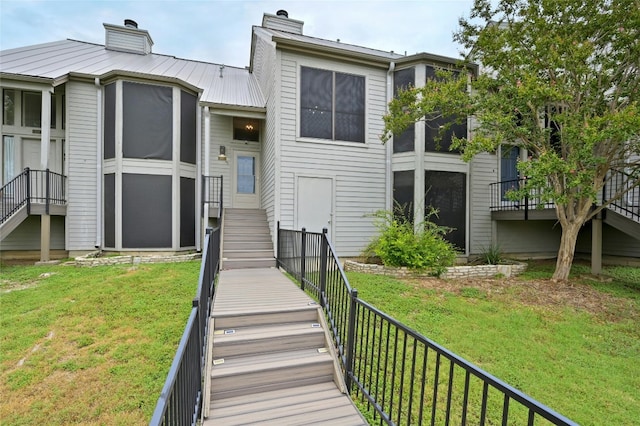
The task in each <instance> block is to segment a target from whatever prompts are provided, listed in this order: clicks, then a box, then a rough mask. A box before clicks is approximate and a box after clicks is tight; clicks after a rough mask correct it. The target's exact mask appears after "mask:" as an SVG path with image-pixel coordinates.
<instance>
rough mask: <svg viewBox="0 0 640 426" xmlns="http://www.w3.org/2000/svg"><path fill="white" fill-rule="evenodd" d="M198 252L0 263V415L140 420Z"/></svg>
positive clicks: (186, 302) (157, 384)
mask: <svg viewBox="0 0 640 426" xmlns="http://www.w3.org/2000/svg"><path fill="white" fill-rule="evenodd" d="M198 273H199V262H186V263H171V264H145V265H140V266H137V267H131V266H130V265H129V266H101V267H94V268H77V267H73V266H62V265H58V266H13V267H8V266H3V267H2V274H1V275H0V395H2V399H3V401H2V404H1V405H0V424H7V425H9V424H11V425H27V424H47V425H66V424H71V423H83V424H122V425H134V424H140V425H142V424H147V423H148V421H149V419H150V418H151V414H152V413H153V409H154V407H155V404H156V402H157V399H158V397H159V395H160V391H161V390H162V386H163V384H164V380H165V378H166V375H167V373H168V371H169V367H170V366H171V361H172V359H173V356H174V354H175V350H176V347H177V344H178V342H179V340H180V337H181V335H182V332H183V330H184V326H185V324H186V320H187V318H188V315H189V313H190V311H191V300H192V298H193V297H194V295H195V289H196V286H197V280H198Z"/></svg>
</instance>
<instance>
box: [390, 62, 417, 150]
mask: <svg viewBox="0 0 640 426" xmlns="http://www.w3.org/2000/svg"><path fill="white" fill-rule="evenodd" d="M415 74H416V73H415V70H414V69H413V68H407V69H404V70H400V71H396V72H395V73H394V74H393V95H394V96H397V95H398V92H399V91H400V90H406V89H407V88H409V87H412V86H415V79H416V78H415ZM415 135H416V130H415V124H411V125H409V127H407V128H406V129H405V131H404V132H402V133H401V134H399V135H393V152H394V153H396V152H411V151H413V150H414V149H415Z"/></svg>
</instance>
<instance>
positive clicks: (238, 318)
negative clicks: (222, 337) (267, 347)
mask: <svg viewBox="0 0 640 426" xmlns="http://www.w3.org/2000/svg"><path fill="white" fill-rule="evenodd" d="M310 303H311V302H310ZM212 317H213V318H214V324H215V328H216V329H222V330H223V329H237V328H240V327H252V326H261V325H262V326H266V325H274V324H282V323H296V322H306V323H312V322H316V321H318V305H316V304H309V305H306V306H301V307H297V308H293V309H286V310H271V311H263V312H255V313H251V314H247V313H246V312H244V311H237V312H234V311H225V312H221V311H219V310H218V311H216V312H213V314H212Z"/></svg>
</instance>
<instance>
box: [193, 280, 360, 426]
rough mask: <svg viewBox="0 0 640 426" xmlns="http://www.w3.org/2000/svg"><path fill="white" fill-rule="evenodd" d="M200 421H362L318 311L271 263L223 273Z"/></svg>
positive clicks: (205, 423) (212, 326)
mask: <svg viewBox="0 0 640 426" xmlns="http://www.w3.org/2000/svg"><path fill="white" fill-rule="evenodd" d="M211 321H212V322H211V326H210V330H211V334H210V337H209V342H210V345H211V347H210V350H209V353H210V354H211V356H210V359H209V361H208V366H209V371H208V373H207V376H206V377H207V381H208V383H207V385H208V389H207V391H205V398H206V399H207V400H206V403H205V407H204V408H205V410H204V414H205V417H206V418H205V421H204V422H203V425H205V426H208V425H244V424H256V423H260V424H277V425H280V424H287V425H290V424H291V425H293V424H300V425H306V424H313V423H319V424H327V422H328V423H330V424H336V425H347V424H349V425H350V424H353V425H363V424H366V422H365V421H364V420H363V418H362V416H361V415H360V413H359V412H358V411H357V409H356V408H355V407H354V406H353V404H352V402H351V401H350V399H349V397H348V396H347V395H345V394H344V385H343V383H342V377H341V373H340V370H339V365H338V362H337V358H336V356H335V351H334V349H333V347H332V343H331V340H330V337H329V335H328V333H327V331H326V330H327V327H326V324H325V322H324V317H323V313H322V310H321V309H320V307H319V306H318V305H317V303H316V302H314V301H312V300H311V299H310V298H309V297H308V296H307V295H306V294H305V293H304V292H302V291H301V290H300V289H299V288H297V287H296V286H295V285H294V284H293V283H292V282H291V281H289V280H288V279H287V278H286V277H284V275H283V274H282V273H281V272H280V271H279V270H277V269H275V268H270V269H246V270H227V271H223V272H222V273H221V278H220V282H219V284H218V290H217V293H216V298H215V302H214V308H213V311H212V318H211Z"/></svg>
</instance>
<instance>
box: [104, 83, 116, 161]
mask: <svg viewBox="0 0 640 426" xmlns="http://www.w3.org/2000/svg"><path fill="white" fill-rule="evenodd" d="M115 156H116V85H115V83H111V84H108V85H106V86H105V87H104V158H105V159H107V158H115Z"/></svg>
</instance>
